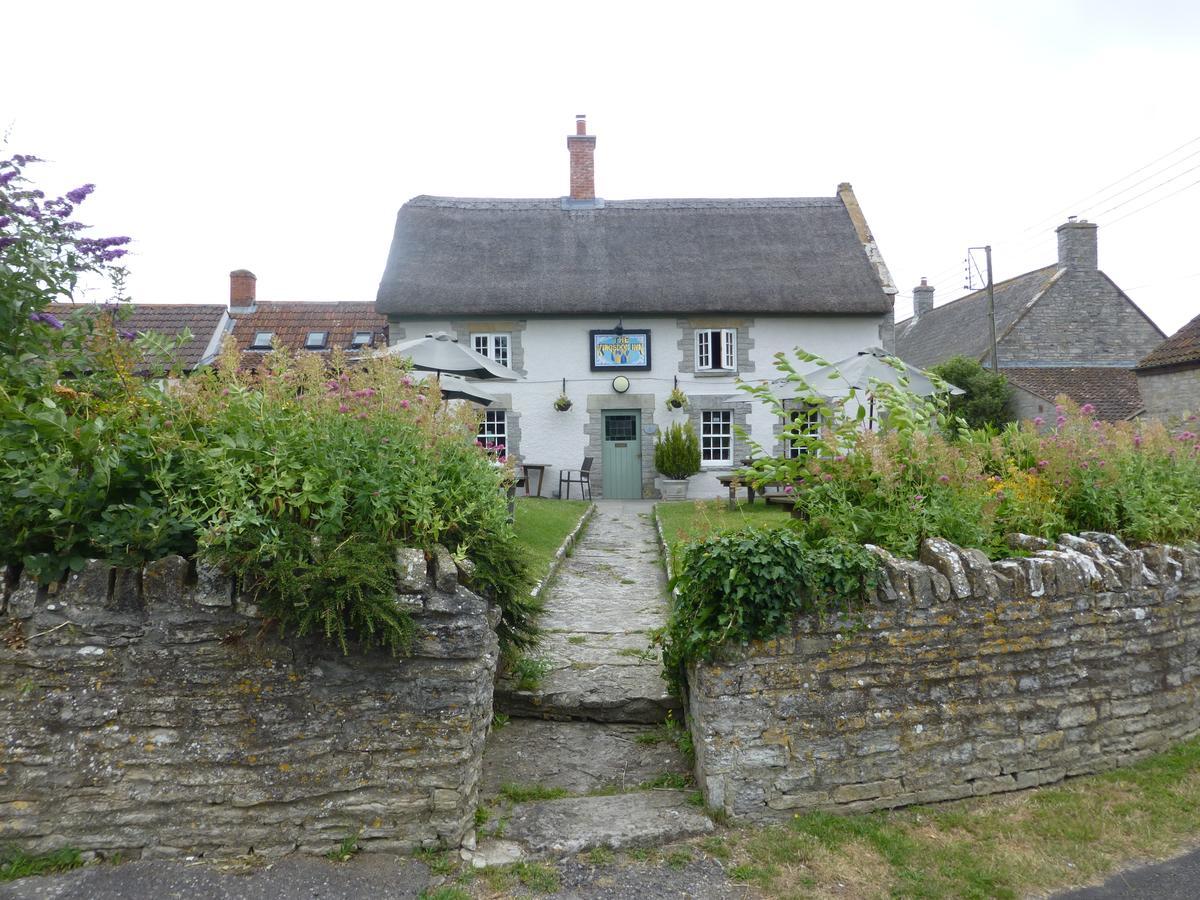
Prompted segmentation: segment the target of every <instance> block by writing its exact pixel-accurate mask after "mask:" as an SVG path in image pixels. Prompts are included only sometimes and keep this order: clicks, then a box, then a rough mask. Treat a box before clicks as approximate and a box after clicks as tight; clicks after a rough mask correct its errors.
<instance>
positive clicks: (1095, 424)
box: [1092, 419, 1100, 431]
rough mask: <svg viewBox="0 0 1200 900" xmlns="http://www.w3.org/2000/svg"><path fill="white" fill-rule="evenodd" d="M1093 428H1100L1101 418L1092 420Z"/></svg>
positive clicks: (1097, 429)
mask: <svg viewBox="0 0 1200 900" xmlns="http://www.w3.org/2000/svg"><path fill="white" fill-rule="evenodd" d="M1092 428H1094V429H1095V430H1096V431H1099V430H1100V420H1099V419H1093V420H1092Z"/></svg>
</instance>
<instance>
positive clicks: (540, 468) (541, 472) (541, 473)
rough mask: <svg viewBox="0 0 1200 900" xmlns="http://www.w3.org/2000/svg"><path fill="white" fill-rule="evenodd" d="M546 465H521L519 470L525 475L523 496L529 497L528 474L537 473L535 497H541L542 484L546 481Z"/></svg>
mask: <svg viewBox="0 0 1200 900" xmlns="http://www.w3.org/2000/svg"><path fill="white" fill-rule="evenodd" d="M547 465H548V463H521V470H522V471H523V472H524V474H525V496H526V497H528V496H529V473H530V472H531V471H533V472H537V477H538V489H537V496H538V497H540V496H542V482H543V481H545V480H546V466H547Z"/></svg>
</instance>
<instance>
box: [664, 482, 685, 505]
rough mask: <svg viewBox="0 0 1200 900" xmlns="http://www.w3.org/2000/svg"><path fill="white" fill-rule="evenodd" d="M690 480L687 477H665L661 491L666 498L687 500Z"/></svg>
mask: <svg viewBox="0 0 1200 900" xmlns="http://www.w3.org/2000/svg"><path fill="white" fill-rule="evenodd" d="M687 488H688V480H687V479H686V478H682V479H678V480H677V479H674V478H664V479H663V480H662V486H661V487H660V488H659V491H660V492H661V493H662V498H663V499H664V500H686V499H687Z"/></svg>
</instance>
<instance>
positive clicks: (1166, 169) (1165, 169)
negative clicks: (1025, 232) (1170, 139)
mask: <svg viewBox="0 0 1200 900" xmlns="http://www.w3.org/2000/svg"><path fill="white" fill-rule="evenodd" d="M1193 156H1200V150H1197V151H1195V152H1194V153H1189V154H1188V155H1187V156H1181V157H1180V158H1179V159H1177V160H1175V162H1173V163H1171V164H1170V165H1169V166H1163V167H1162V168H1161V169H1159V170H1158V171H1157V172H1154V173H1153V174H1151V175H1147V176H1146V177H1145V178H1142V179H1140V180H1138V181H1135V182H1134V183H1133V184H1131V185H1129V186H1128V187H1123V188H1121V190H1119V191H1117V192H1116V193H1115V194H1110V195H1109V196H1108V197H1106V198H1105V199H1103V200H1097V201H1096V202H1095V203H1093V204H1092V205H1091V206H1087V207H1084V208H1083V209H1082V210H1080V212H1088V211H1089V210H1093V209H1095V208H1096V207H1097V206H1099V205H1100V204H1101V203H1107V202H1108V201H1109V200H1115V199H1117V198H1118V197H1120V196H1121V195H1122V194H1125V193H1128V192H1129V191H1132V190H1133V189H1134V188H1135V187H1138V186H1140V185H1143V184H1145V183H1146V182H1147V181H1150V180H1152V179H1154V178H1157V177H1158V176H1159V175H1162V174H1163V173H1164V172H1169V171H1171V169H1173V168H1175V167H1176V166H1177V165H1179V164H1180V163H1181V162H1184V161H1186V160H1189V159H1191V158H1192V157H1193ZM1188 171H1191V170H1190V169H1189V170H1188Z"/></svg>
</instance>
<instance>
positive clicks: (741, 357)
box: [675, 317, 754, 378]
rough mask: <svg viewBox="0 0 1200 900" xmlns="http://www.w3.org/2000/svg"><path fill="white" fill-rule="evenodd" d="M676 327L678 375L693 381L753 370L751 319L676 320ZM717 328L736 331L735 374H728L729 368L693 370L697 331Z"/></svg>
mask: <svg viewBox="0 0 1200 900" xmlns="http://www.w3.org/2000/svg"><path fill="white" fill-rule="evenodd" d="M675 324H676V326H678V328H679V330H680V332H681V336H680V338H679V342H678V344H677V345H676V346H678V348H679V351H680V359H679V372H680V374H681V375H682V374H688V375H693V376H695V377H696V378H720V377H722V376H723V377H729V375H731V374H734V375H741V374H744V373H747V372H753V371H754V362H753V361H752V360H751V359H750V351H751V350H752V349H754V338H752V337H751V336H750V329H751V328H752V327H753V326H754V320H753V319H728V318H709V317H697V318H694V319H676V320H675ZM716 328H728V329H731V330H733V331H736V332H737V342H736V343H737V347H736V348H735V349H736V350H737V369H736V370H735V371H734V372H730V371H729V370H728V369H716V370H713V371H709V370H708V369H701V370H699V371H697V370H696V332H697V331H705V330H707V329H716Z"/></svg>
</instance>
